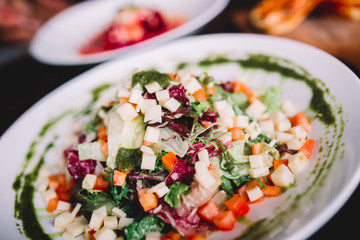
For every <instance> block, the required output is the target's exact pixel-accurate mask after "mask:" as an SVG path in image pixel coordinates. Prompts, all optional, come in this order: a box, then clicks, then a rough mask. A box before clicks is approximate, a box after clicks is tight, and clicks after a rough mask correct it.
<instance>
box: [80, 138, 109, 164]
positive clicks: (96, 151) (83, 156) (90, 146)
mask: <svg viewBox="0 0 360 240" xmlns="http://www.w3.org/2000/svg"><path fill="white" fill-rule="evenodd" d="M100 149H101V143H100V142H91V143H89V142H84V143H81V144H79V145H78V151H79V160H80V161H81V160H88V159H92V160H97V161H101V162H105V161H106V156H105V155H104V154H103V153H102V151H101V150H100Z"/></svg>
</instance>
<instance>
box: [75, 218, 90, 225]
mask: <svg viewBox="0 0 360 240" xmlns="http://www.w3.org/2000/svg"><path fill="white" fill-rule="evenodd" d="M75 222H77V223H80V224H82V225H84V226H85V225H86V224H88V223H89V221H88V220H87V219H86V218H85V217H84V216H83V215H81V216H80V217H77V218H75Z"/></svg>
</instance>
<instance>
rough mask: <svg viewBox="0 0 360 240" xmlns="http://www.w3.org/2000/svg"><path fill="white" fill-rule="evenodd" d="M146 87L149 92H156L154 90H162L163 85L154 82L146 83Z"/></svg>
mask: <svg viewBox="0 0 360 240" xmlns="http://www.w3.org/2000/svg"><path fill="white" fill-rule="evenodd" d="M145 88H146V90H147V91H148V93H154V92H157V91H160V90H161V89H162V87H161V86H160V84H159V83H158V82H152V83H149V84H146V85H145Z"/></svg>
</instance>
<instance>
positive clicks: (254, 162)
mask: <svg viewBox="0 0 360 240" xmlns="http://www.w3.org/2000/svg"><path fill="white" fill-rule="evenodd" d="M249 161H250V167H251V168H262V167H263V166H264V160H263V157H262V156H261V155H250V156H249Z"/></svg>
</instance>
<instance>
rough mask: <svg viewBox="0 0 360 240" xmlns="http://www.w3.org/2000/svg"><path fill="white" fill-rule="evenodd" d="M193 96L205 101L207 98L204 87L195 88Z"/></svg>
mask: <svg viewBox="0 0 360 240" xmlns="http://www.w3.org/2000/svg"><path fill="white" fill-rule="evenodd" d="M193 96H194V98H195V99H196V100H198V101H206V100H207V99H208V96H207V94H206V90H205V88H201V89H199V90H197V91H196V92H194V94H193Z"/></svg>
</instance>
